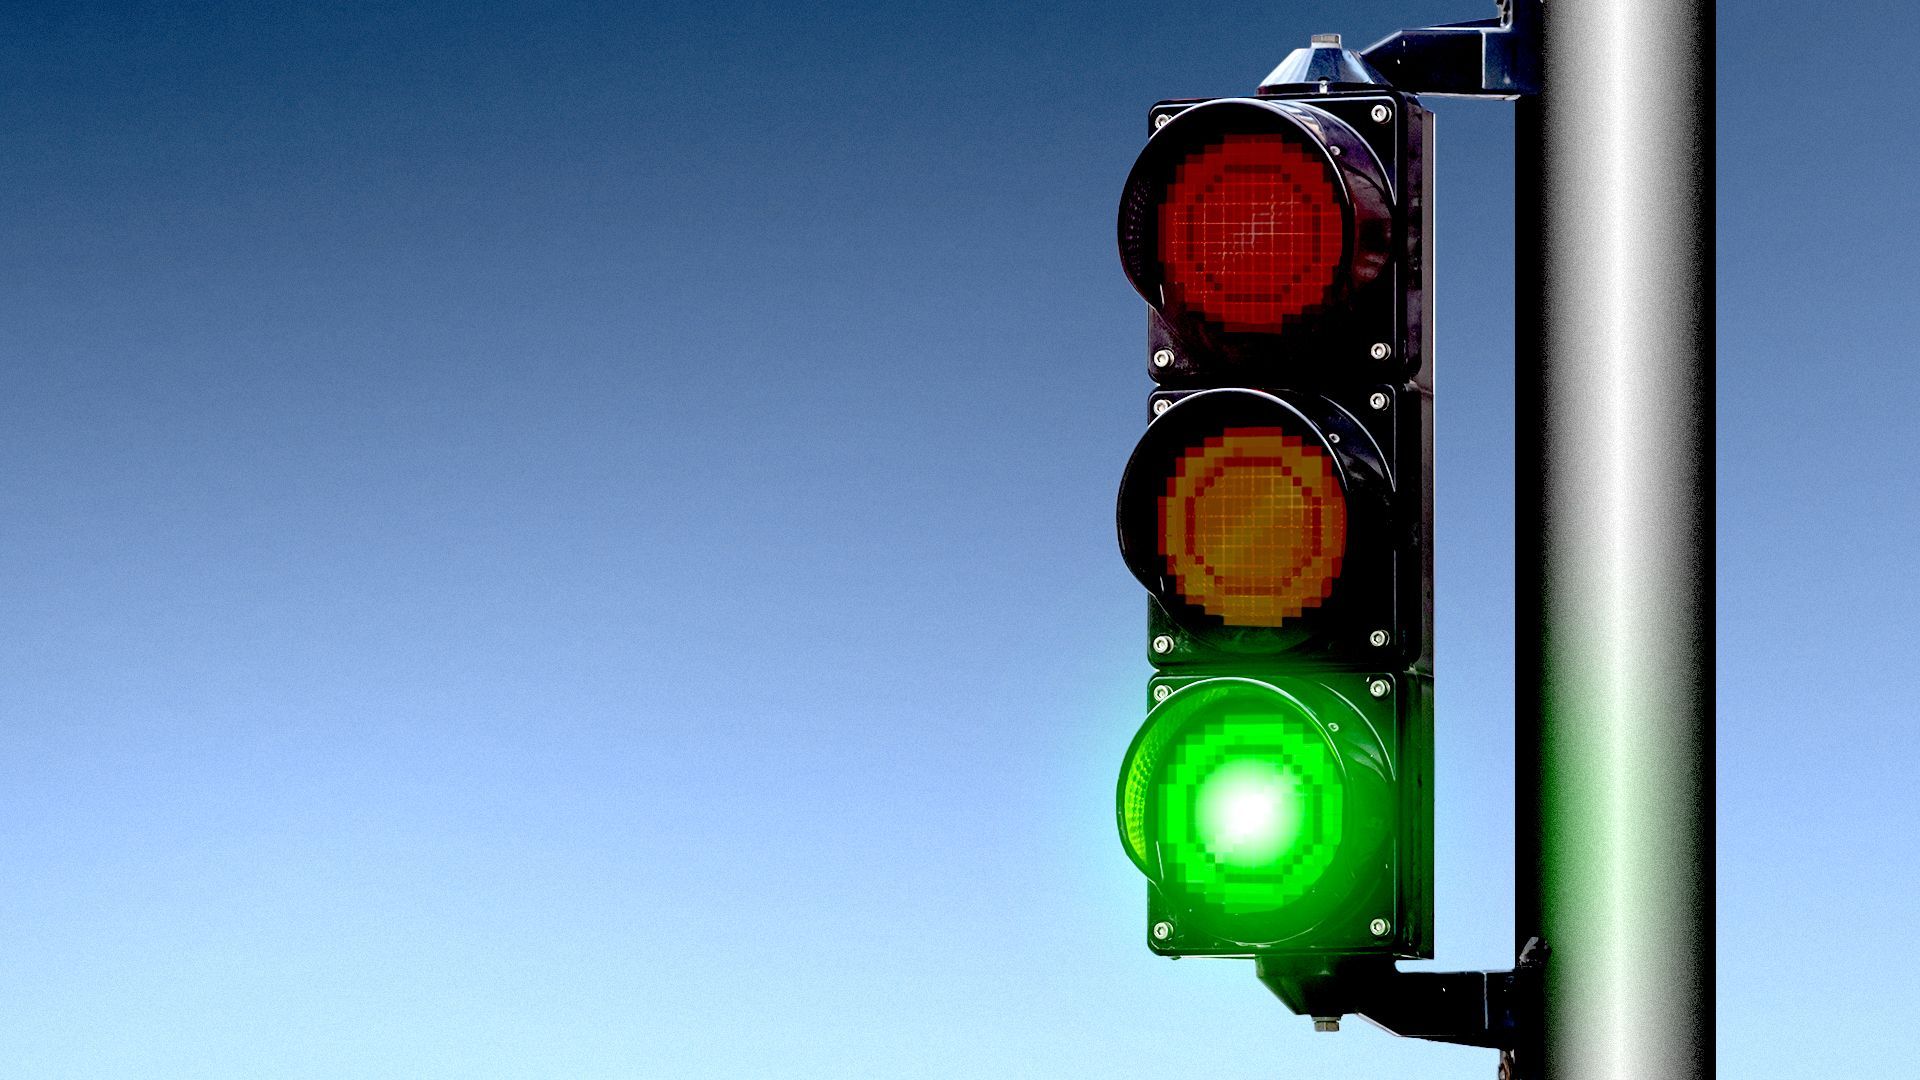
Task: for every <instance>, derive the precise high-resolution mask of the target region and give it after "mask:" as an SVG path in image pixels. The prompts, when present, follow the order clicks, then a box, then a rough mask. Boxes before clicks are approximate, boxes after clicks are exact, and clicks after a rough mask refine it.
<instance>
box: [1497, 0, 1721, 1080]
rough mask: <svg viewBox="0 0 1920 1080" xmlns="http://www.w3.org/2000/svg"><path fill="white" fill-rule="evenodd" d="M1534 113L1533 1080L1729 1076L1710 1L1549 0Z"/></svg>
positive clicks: (1520, 786)
mask: <svg viewBox="0 0 1920 1080" xmlns="http://www.w3.org/2000/svg"><path fill="white" fill-rule="evenodd" d="M1545 10H1546V18H1547V23H1546V49H1545V54H1544V67H1543V82H1544V93H1542V94H1541V95H1540V96H1539V97H1537V98H1523V99H1521V100H1520V101H1518V102H1517V103H1516V104H1517V107H1518V112H1517V114H1516V117H1515V120H1516V127H1515V151H1516V155H1515V156H1516V177H1515V180H1516V184H1515V199H1516V212H1515V226H1516V230H1515V244H1516V253H1515V254H1516V258H1515V269H1516V275H1517V286H1518V287H1517V292H1516V327H1515V329H1516V336H1515V346H1516V349H1517V370H1518V390H1517V395H1516V407H1517V409H1518V410H1519V413H1518V417H1517V436H1516V450H1517V458H1516V484H1517V492H1516V495H1517V498H1518V500H1519V501H1518V506H1517V513H1516V522H1517V528H1516V533H1517V535H1516V547H1517V550H1516V567H1517V574H1518V577H1519V581H1518V582H1517V585H1518V593H1517V603H1516V626H1515V630H1516V643H1515V644H1516V656H1515V663H1516V671H1517V673H1518V674H1517V679H1518V686H1517V687H1516V690H1517V693H1516V706H1517V712H1516V735H1517V738H1516V752H1517V757H1518V761H1517V762H1516V766H1517V767H1516V780H1517V797H1516V835H1517V850H1516V871H1517V898H1516V905H1515V927H1514V929H1515V932H1516V936H1517V938H1518V939H1519V941H1522V942H1524V941H1525V940H1526V939H1527V938H1529V937H1532V936H1534V935H1539V936H1541V937H1543V938H1544V939H1545V940H1546V941H1547V943H1548V945H1549V946H1550V947H1551V949H1552V959H1551V961H1550V962H1549V964H1548V966H1547V981H1546V1020H1545V1025H1544V1030H1543V1034H1542V1038H1541V1039H1540V1041H1539V1042H1537V1043H1534V1044H1532V1045H1527V1046H1523V1047H1522V1048H1521V1049H1520V1050H1519V1051H1518V1052H1517V1054H1516V1058H1515V1063H1516V1066H1517V1069H1516V1071H1517V1072H1518V1074H1519V1075H1520V1076H1521V1077H1528V1078H1532V1077H1547V1078H1550V1080H1587V1078H1596V1080H1597V1078H1601V1077H1605V1078H1608V1080H1622V1078H1632V1080H1654V1078H1662V1080H1664V1078H1676V1080H1677V1078H1687V1080H1706V1078H1708V1077H1711V1076H1712V1075H1713V1026H1714V1014H1713V904H1714V892H1713V880H1714V879H1713V842H1714V831H1713V747H1714V733H1713V725H1714V708H1713V629H1712V627H1713V623H1712V620H1713V577H1712V575H1713V544H1714V538H1713V528H1714V525H1713V361H1714V357H1713V285H1712V281H1713V278H1712V265H1713V264H1712V261H1711V260H1712V258H1713V243H1712V240H1713V218H1712V209H1713V108H1712V102H1713V7H1712V4H1711V3H1708V2H1704V0H1683V2H1680V3H1673V2H1667V3H1655V2H1653V0H1555V2H1553V3H1551V4H1548V5H1546V9H1545Z"/></svg>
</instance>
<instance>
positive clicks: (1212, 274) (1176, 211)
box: [1159, 133, 1345, 333]
mask: <svg viewBox="0 0 1920 1080" xmlns="http://www.w3.org/2000/svg"><path fill="white" fill-rule="evenodd" d="M1159 226H1160V227H1159V246H1160V252H1159V255H1160V263H1161V272H1162V281H1163V283H1164V289H1165V292H1164V297H1165V302H1166V304H1167V306H1168V307H1170V308H1174V309H1177V310H1186V311H1190V312H1193V313H1196V314H1198V315H1200V316H1201V317H1203V318H1205V319H1207V320H1209V321H1211V322H1213V323H1215V324H1217V325H1219V326H1220V327H1221V328H1222V329H1225V330H1228V331H1232V332H1236V333H1278V332H1280V331H1282V330H1284V329H1285V328H1286V326H1287V324H1288V323H1289V322H1291V321H1293V320H1296V319H1298V318H1299V317H1301V316H1302V315H1306V314H1311V313H1312V312H1314V311H1316V310H1318V309H1319V308H1320V307H1321V306H1323V305H1324V304H1325V303H1326V302H1327V300H1328V297H1329V294H1330V293H1331V292H1332V289H1333V285H1334V280H1335V275H1336V273H1337V272H1338V271H1339V269H1340V258H1341V252H1342V247H1343V244H1344V241H1345V222H1344V218H1343V215H1342V213H1341V202H1340V194H1339V191H1338V189H1336V188H1335V186H1334V177H1333V174H1332V169H1331V168H1330V166H1329V165H1328V164H1327V163H1326V161H1325V159H1324V156H1323V155H1322V154H1320V153H1318V152H1317V151H1315V150H1309V149H1308V148H1307V147H1306V146H1304V145H1302V144H1301V143H1300V142H1299V141H1297V140H1293V139H1288V138H1284V137H1282V136H1280V135H1278V134H1274V133H1258V134H1228V135H1224V136H1221V137H1220V138H1219V139H1217V140H1215V141H1212V142H1207V143H1203V144H1200V145H1198V146H1195V147H1193V148H1191V149H1189V150H1188V151H1187V152H1186V154H1185V155H1184V156H1183V157H1182V158H1181V159H1180V161H1179V163H1178V164H1177V165H1175V166H1174V170H1173V176H1172V180H1171V182H1170V183H1168V185H1167V187H1166V189H1165V193H1164V201H1163V202H1162V203H1161V204H1160V220H1159Z"/></svg>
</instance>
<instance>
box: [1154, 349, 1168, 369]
mask: <svg viewBox="0 0 1920 1080" xmlns="http://www.w3.org/2000/svg"><path fill="white" fill-rule="evenodd" d="M1171 363H1173V350H1172V349H1155V350H1153V366H1154V367H1166V366H1167V365H1168V364H1171Z"/></svg>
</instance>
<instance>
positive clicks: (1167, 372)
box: [1118, 98, 1406, 385]
mask: <svg viewBox="0 0 1920 1080" xmlns="http://www.w3.org/2000/svg"><path fill="white" fill-rule="evenodd" d="M1375 134H1376V136H1378V135H1379V134H1380V133H1378V132H1376V133H1375ZM1393 218H1394V210H1393V204H1392V185H1391V184H1390V183H1389V182H1388V180H1387V175H1386V172H1385V170H1384V166H1383V165H1382V163H1381V158H1380V156H1379V154H1378V152H1377V151H1376V148H1375V147H1374V146H1373V145H1372V144H1370V143H1369V142H1367V141H1366V139H1364V138H1362V137H1361V135H1360V134H1359V133H1358V132H1357V131H1355V130H1354V129H1353V127H1352V126H1350V125H1349V124H1347V123H1346V122H1345V121H1344V120H1342V119H1340V117H1339V116H1338V115H1336V114H1335V113H1334V112H1330V111H1328V110H1327V109H1324V108H1316V107H1314V106H1312V105H1309V104H1305V103H1302V102H1296V101H1286V100H1266V99H1252V98H1222V99H1219V100H1216V101H1208V102H1202V103H1200V104H1198V105H1194V106H1192V107H1190V108H1187V109H1185V110H1183V111H1181V112H1180V113H1179V114H1177V115H1175V116H1174V117H1173V119H1171V120H1168V121H1167V122H1166V123H1165V124H1163V125H1161V126H1160V129H1159V130H1158V131H1157V132H1155V133H1154V135H1153V137H1152V138H1151V139H1149V140H1147V145H1146V147H1145V148H1144V149H1142V150H1141V151H1140V157H1139V159H1138V160H1137V161H1135V162H1134V165H1133V171H1132V172H1131V173H1129V174H1128V176H1127V182H1126V186H1125V187H1124V188H1123V189H1122V190H1121V193H1120V217H1119V223H1118V224H1119V242H1120V263H1121V266H1122V267H1123V268H1124V269H1125V270H1126V272H1127V280H1128V281H1130V282H1132V284H1133V287H1134V288H1135V289H1136V290H1137V291H1138V292H1139V293H1140V295H1141V296H1142V297H1144V298H1145V299H1146V301H1147V303H1148V304H1151V305H1152V306H1153V309H1154V311H1155V312H1157V313H1158V315H1159V321H1160V322H1161V323H1163V324H1164V326H1165V329H1166V331H1167V334H1168V336H1169V338H1170V342H1171V343H1172V344H1174V345H1176V346H1177V348H1176V349H1174V350H1172V351H1173V353H1174V357H1175V360H1176V361H1177V363H1173V364H1171V365H1170V366H1169V365H1166V364H1162V365H1158V366H1156V367H1155V368H1154V379H1155V380H1157V381H1159V382H1163V383H1171V384H1180V383H1191V382H1193V381H1196V380H1199V379H1205V380H1207V381H1213V380H1216V379H1218V378H1219V377H1220V376H1222V375H1224V374H1225V373H1226V372H1228V371H1231V370H1234V369H1235V368H1238V367H1242V366H1245V367H1249V368H1251V369H1253V370H1257V371H1258V372H1259V373H1260V376H1261V379H1262V381H1270V382H1272V383H1278V384H1279V385H1288V384H1292V385H1306V384H1315V385H1324V384H1327V383H1329V382H1334V381H1341V380H1347V379H1351V378H1354V377H1356V376H1359V375H1361V374H1362V373H1364V377H1366V378H1374V377H1376V376H1387V375H1391V374H1394V373H1395V368H1394V365H1396V364H1399V363H1401V362H1402V361H1403V360H1404V359H1406V355H1405V354H1406V350H1405V349H1404V348H1401V347H1398V346H1397V345H1396V346H1394V347H1390V348H1389V349H1388V351H1387V352H1386V354H1385V355H1384V356H1382V355H1377V354H1374V353H1372V351H1371V347H1372V346H1373V345H1374V344H1376V343H1379V342H1382V341H1386V342H1390V343H1393V342H1396V341H1397V337H1398V331H1396V330H1395V329H1394V327H1395V325H1396V323H1395V319H1396V318H1397V317H1398V316H1397V314H1396V312H1397V308H1396V306H1395V303H1396V302H1395V297H1394V293H1393V289H1392V285H1393V282H1394V280H1395V278H1394V277H1393V275H1392V274H1383V272H1384V271H1386V270H1387V268H1388V267H1389V265H1390V264H1391V263H1392V260H1393V257H1394V250H1395V243H1396V241H1395V230H1394V224H1393ZM1369 365H1372V366H1369ZM1235 381H1239V380H1235ZM1256 385H1258V384H1257V383H1256Z"/></svg>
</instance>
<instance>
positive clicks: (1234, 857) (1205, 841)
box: [1194, 758, 1307, 866]
mask: <svg viewBox="0 0 1920 1080" xmlns="http://www.w3.org/2000/svg"><path fill="white" fill-rule="evenodd" d="M1304 802H1305V793H1304V792H1302V791H1301V790H1300V784H1299V782H1298V780H1297V778H1296V777H1294V775H1293V774H1291V773H1289V772H1287V771H1286V770H1285V769H1283V768H1280V767H1279V766H1277V765H1275V764H1274V763H1273V762H1271V761H1268V760H1264V759H1261V758H1240V759H1238V760H1235V761H1229V762H1227V763H1226V764H1224V765H1222V766H1220V767H1219V768H1217V769H1215V770H1214V771H1213V773H1212V775H1210V776H1208V777H1207V778H1206V779H1205V780H1203V781H1201V783H1200V787H1199V788H1198V789H1197V790H1196V791H1195V792H1194V826H1195V828H1196V831H1197V832H1198V835H1199V838H1200V843H1201V845H1202V846H1203V847H1205V848H1206V849H1207V851H1208V853H1209V854H1211V855H1213V856H1214V857H1215V858H1216V859H1219V860H1220V861H1221V862H1222V863H1228V864H1231V865H1234V866H1260V865H1262V864H1265V863H1271V862H1273V861H1274V860H1275V859H1278V858H1279V857H1280V855H1281V853H1282V852H1284V851H1285V850H1286V849H1287V846H1288V844H1290V843H1291V842H1292V840H1293V838H1294V836H1295V835H1296V834H1297V833H1298V832H1299V828H1300V819H1301V818H1302V817H1304V816H1305V813H1306V810H1307V807H1306V806H1305V805H1304Z"/></svg>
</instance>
